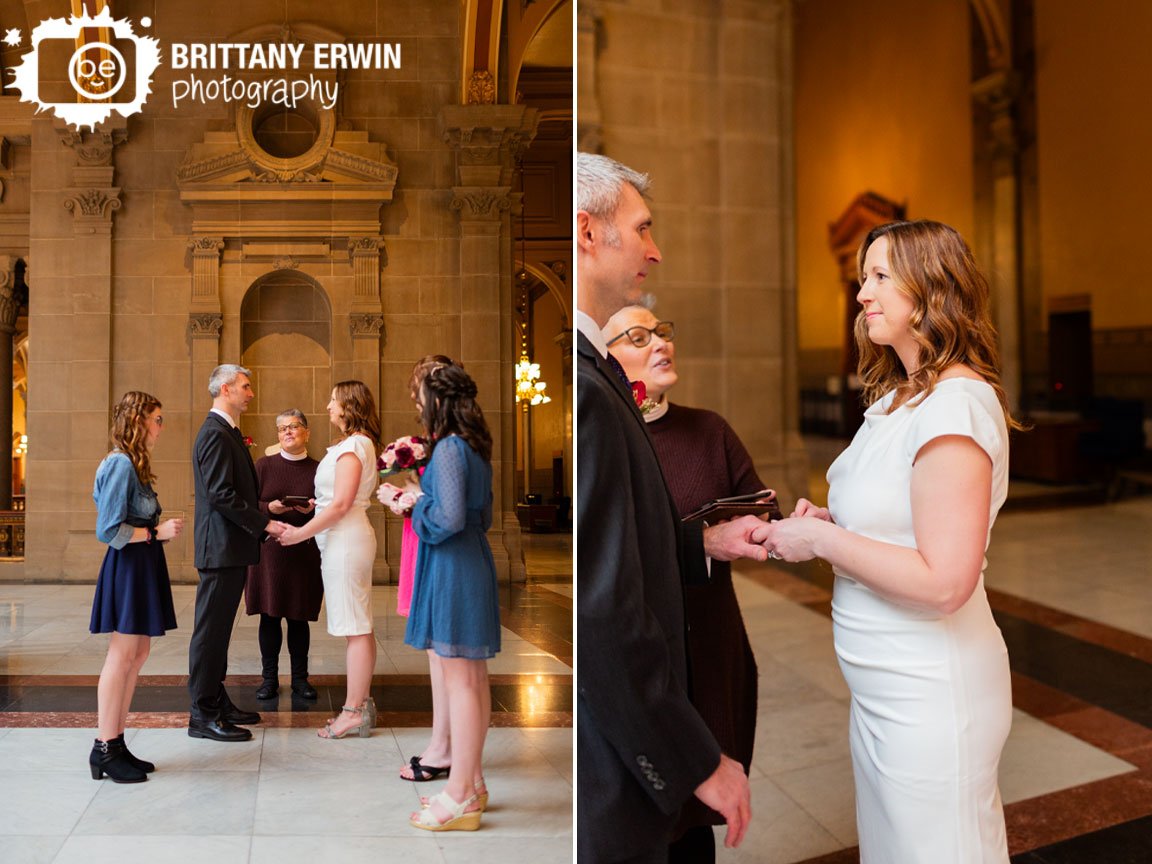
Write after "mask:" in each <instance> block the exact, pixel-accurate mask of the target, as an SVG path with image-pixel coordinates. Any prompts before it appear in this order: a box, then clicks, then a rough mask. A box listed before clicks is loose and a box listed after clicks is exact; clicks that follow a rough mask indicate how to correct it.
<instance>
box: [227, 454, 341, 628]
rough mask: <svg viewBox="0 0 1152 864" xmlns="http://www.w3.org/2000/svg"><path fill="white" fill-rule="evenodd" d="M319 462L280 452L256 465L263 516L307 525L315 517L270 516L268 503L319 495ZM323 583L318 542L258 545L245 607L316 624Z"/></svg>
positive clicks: (299, 515)
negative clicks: (286, 496)
mask: <svg viewBox="0 0 1152 864" xmlns="http://www.w3.org/2000/svg"><path fill="white" fill-rule="evenodd" d="M319 464H320V463H319V462H317V461H316V460H315V459H313V458H312V457H311V456H308V457H306V458H304V459H297V460H295V461H293V460H291V459H285V458H284V457H283V456H281V455H280V454H279V453H273V454H272V455H271V456H264V457H262V458H261V459H258V460H257V461H256V477H257V478H258V479H259V481H260V512H262V513H267V514H268V515H269V516H271V517H272V518H273V519H275V520H277V521H278V522H286V523H288V524H289V525H296V526H300V525H304V524H306V523H307V522H308V521H309V520H311V518H312V514H311V513H298V512H296V511H295V510H289V511H288V512H287V513H281V514H280V515H276V514H274V513H271V512H269V510H268V502H269V501H277V500H279V499H280V498H282V497H284V496H285V495H305V496H307V497H308V498H314V497H315V496H316V484H315V481H316V467H317V466H318V465H319ZM323 599H324V583H323V582H321V581H320V548H319V547H318V546H317V545H316V541H315V540H306V541H305V542H303V543H298V544H296V545H295V546H281V545H280V544H279V543H277V542H276V541H275V540H270V541H269V542H267V543H263V544H261V546H260V563H259V564H255V565H253V566H251V567H249V568H248V581H247V583H246V584H245V585H244V607H245V609H246V610H247V612H248V614H249V615H255V614H256V613H257V612H263V613H264V614H265V615H271V616H272V617H274V618H288V619H290V620H292V621H315V620H316V619H317V618H319V617H320V601H321V600H323Z"/></svg>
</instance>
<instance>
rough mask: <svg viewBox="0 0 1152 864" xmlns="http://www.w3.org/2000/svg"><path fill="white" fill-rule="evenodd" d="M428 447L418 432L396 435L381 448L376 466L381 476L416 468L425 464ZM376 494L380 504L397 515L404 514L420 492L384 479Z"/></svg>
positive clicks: (384, 476) (382, 477)
mask: <svg viewBox="0 0 1152 864" xmlns="http://www.w3.org/2000/svg"><path fill="white" fill-rule="evenodd" d="M430 449H431V448H429V447H428V441H427V440H425V439H424V438H421V437H420V436H419V435H405V436H404V437H402V438H397V439H396V440H395V441H393V442H392V443H391V444H389V445H388V446H387V447H385V448H384V452H383V453H381V454H380V458H379V459H377V460H376V470H377V471H379V472H380V479H381V480H384V479H385V478H388V477H393V476H395V475H397V474H402V473H404V472H405V471H419V469H421V468H423V467H424V466H425V465H427V464H428V459H429V452H428V451H429V450H430ZM417 482H419V481H417ZM376 496H377V497H378V498H379V499H380V503H381V504H383V505H384V506H386V507H387V508H388V509H389V510H391V511H392V512H393V513H395V514H396V515H397V516H407V515H409V514H410V513H411V512H412V508H413V506H415V504H416V499H417V498H418V497H419V493H418V492H417V491H416V490H414V489H413V488H412V487H411V484H408V485H407V486H406V487H403V488H402V487H400V486H395V485H393V484H391V483H383V484H381V486H380V488H379V489H378V490H376Z"/></svg>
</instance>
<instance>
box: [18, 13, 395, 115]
mask: <svg viewBox="0 0 1152 864" xmlns="http://www.w3.org/2000/svg"><path fill="white" fill-rule="evenodd" d="M139 26H140V28H141V29H143V30H147V29H148V28H150V27H151V26H152V21H151V19H150V18H146V17H145V18H141V19H140V21H139ZM285 32H287V31H285ZM93 34H97V35H96V36H95V37H93ZM281 38H282V41H280V42H259V43H239V42H196V43H179V42H177V43H172V45H171V51H170V54H171V60H170V69H171V70H172V71H173V72H174V73H176V74H175V77H174V78H173V79H172V81H171V95H172V107H173V108H177V107H179V106H180V105H181V104H182V103H187V102H199V103H201V104H207V103H211V102H237V103H242V104H244V105H247V106H248V107H249V108H253V109H255V108H258V107H259V106H261V105H263V104H266V103H268V104H273V105H279V106H282V107H284V108H287V109H288V110H292V109H294V108H296V107H297V105H299V104H300V103H301V102H311V103H313V104H317V105H319V106H321V107H322V108H323V109H325V110H331V109H333V108H334V107H335V106H336V102H337V99H338V97H339V87H340V84H339V81H338V80H337V76H336V75H334V74H333V73H339V72H343V71H345V70H350V69H351V70H357V69H359V70H368V69H399V68H400V65H401V51H400V44H399V43H396V42H393V43H388V42H366V43H343V42H331V43H329V42H317V43H313V44H307V45H306V44H304V43H302V42H292V41H287V39H285V38H284V36H282V37H281ZM3 41H4V42H5V43H6V44H8V45H10V46H13V47H16V46H18V45H19V44H20V41H21V35H20V31H19V30H17V29H10V30H8V31H7V33H6V34H5V36H4V38H3ZM31 41H32V48H31V50H30V51H28V52H27V53H26V54H24V56H23V57H22V62H21V63H20V65H19V66H16V67H15V68H14V69H13V70H12V73H13V76H14V79H13V81H12V84H11V86H12V87H14V88H15V89H17V90H18V91H20V101H21V102H31V103H34V104H35V105H37V106H38V108H37V110H38V111H51V112H53V113H54V114H55V115H56V116H57V117H59V118H60V119H61V120H63V121H64V122H66V123H69V124H71V125H73V126H76V127H77V128H88V129H92V130H95V128H96V124H98V123H100V122H102V121H104V120H107V119H108V118H109V117H110V116H112V114H113V112H115V113H117V114H120V115H121V116H123V117H130V116H131V115H133V114H139V113H140V112H141V111H142V110H144V103H145V102H147V100H148V97H149V95H151V93H152V82H153V77H154V75H155V73H156V70H157V69H158V68H159V66H160V62H161V52H160V43H159V41H158V40H156V39H154V38H152V37H151V36H145V35H138V34H137V33H136V32H135V30H134V27H133V24H132V22H130V21H129V20H128V19H119V20H114V19H113V18H112V13H111V11H110V10H109V9H108V8H107V7H105V8H103V9H101V10H100V11H99V12H98V13H97V14H95V15H91V14H89V13H88V11H87V9H86V8H85V10H84V14H83V15H73V16H72V17H71V18H68V19H64V18H49V19H47V20H45V21H42V22H40V24H39V25H37V27H36V28H35V29H34V30H33V31H32V39H31ZM278 72H279V73H283V74H280V75H279V76H277V74H276V73H278ZM217 73H223V74H217ZM318 73H319V74H318ZM325 73H327V74H325Z"/></svg>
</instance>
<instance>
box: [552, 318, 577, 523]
mask: <svg viewBox="0 0 1152 864" xmlns="http://www.w3.org/2000/svg"><path fill="white" fill-rule="evenodd" d="M552 341H553V342H555V343H556V344H557V345H559V346H560V357H561V362H562V363H563V368H564V376H563V379H562V380H561V382H560V393H561V395H562V398H563V399H564V470H565V471H566V472H568V478H569V482H567V483H565V484H564V488H565V489H566V490H567V492H568V497H569V498H572V497H574V495H575V490H574V489H573V486H572V483H571V478H572V467H573V463H572V396H573V392H572V331H571V330H561V331H560V332H559V333H558V334H557V335H556V336H555V337H554V338H553V339H552ZM575 512H576V511H575V508H572V509H569V511H568V518H569V519H572V518H573V514H574V513H575Z"/></svg>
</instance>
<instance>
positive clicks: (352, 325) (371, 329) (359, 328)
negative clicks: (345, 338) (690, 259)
mask: <svg viewBox="0 0 1152 864" xmlns="http://www.w3.org/2000/svg"><path fill="white" fill-rule="evenodd" d="M348 329H349V330H350V331H351V333H352V338H353V339H379V338H380V334H381V333H382V332H383V331H384V316H383V315H379V314H376V313H373V312H353V313H352V314H351V315H349V316H348Z"/></svg>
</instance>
